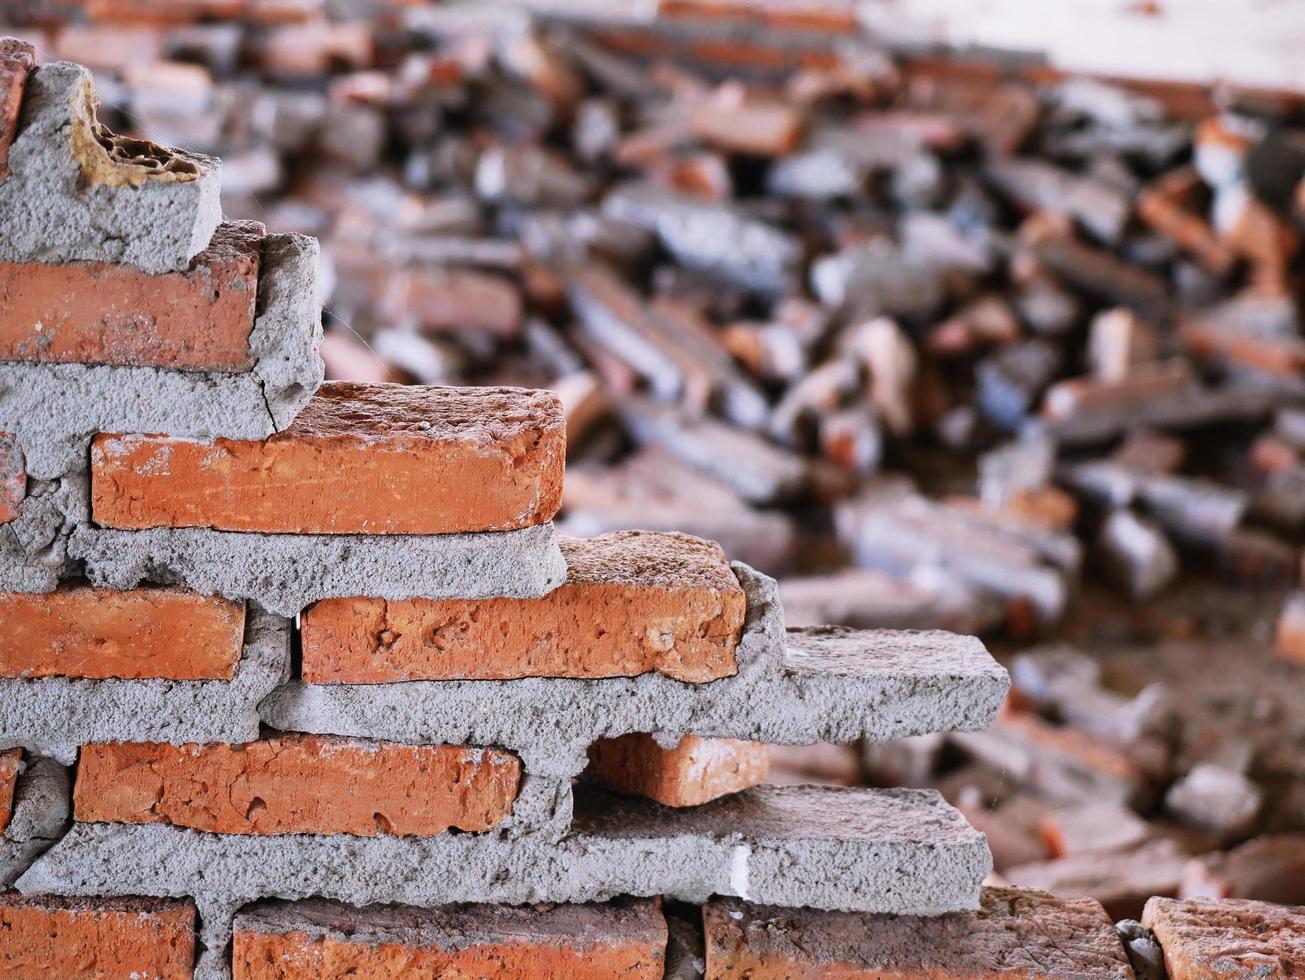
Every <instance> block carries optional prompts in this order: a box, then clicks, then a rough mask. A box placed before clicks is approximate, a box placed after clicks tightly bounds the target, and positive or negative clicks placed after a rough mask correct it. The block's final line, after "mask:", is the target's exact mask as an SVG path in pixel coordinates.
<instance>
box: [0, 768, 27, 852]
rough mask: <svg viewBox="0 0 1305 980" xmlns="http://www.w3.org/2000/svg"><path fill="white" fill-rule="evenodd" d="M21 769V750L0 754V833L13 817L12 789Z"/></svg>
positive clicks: (16, 782) (15, 784) (16, 783)
mask: <svg viewBox="0 0 1305 980" xmlns="http://www.w3.org/2000/svg"><path fill="white" fill-rule="evenodd" d="M22 768H23V750H22V749H10V750H9V751H8V752H0V833H4V830H5V828H6V827H8V826H9V818H10V817H12V816H13V815H14V788H15V787H16V786H17V785H18V773H19V771H20V770H21V769H22Z"/></svg>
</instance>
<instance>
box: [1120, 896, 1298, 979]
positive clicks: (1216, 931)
mask: <svg viewBox="0 0 1305 980" xmlns="http://www.w3.org/2000/svg"><path fill="white" fill-rule="evenodd" d="M1142 922H1143V924H1144V925H1146V926H1147V927H1148V928H1149V929H1151V931H1152V932H1154V933H1155V937H1156V939H1157V940H1158V941H1159V943H1160V945H1161V946H1162V947H1163V948H1164V951H1165V968H1166V969H1167V970H1168V971H1169V977H1170V980H1240V978H1243V977H1255V978H1257V980H1286V978H1288V977H1298V976H1300V975H1301V974H1302V972H1305V909H1302V908H1299V907H1295V906H1288V905H1274V904H1271V903H1269V902H1253V901H1248V900H1245V899H1231V898H1230V899H1223V900H1218V899H1212V898H1189V899H1186V900H1183V901H1176V900H1174V899H1169V898H1153V899H1151V900H1150V901H1149V902H1147V903H1146V912H1145V913H1144V914H1143V916H1142Z"/></svg>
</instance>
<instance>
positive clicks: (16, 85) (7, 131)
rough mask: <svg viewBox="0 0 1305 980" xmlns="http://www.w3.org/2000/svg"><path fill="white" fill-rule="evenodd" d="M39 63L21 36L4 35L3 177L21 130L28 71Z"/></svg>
mask: <svg viewBox="0 0 1305 980" xmlns="http://www.w3.org/2000/svg"><path fill="white" fill-rule="evenodd" d="M35 64H36V49H35V48H33V47H32V46H31V45H30V44H28V43H27V42H26V41H20V40H18V39H17V38H13V37H6V38H0V180H4V179H5V178H6V177H8V176H9V147H10V145H11V144H12V143H13V141H14V136H15V135H16V134H17V132H18V114H19V112H20V111H21V109H22V107H23V90H24V89H25V88H26V87H27V73H28V72H29V71H31V70H32V67H33V66H34V65H35Z"/></svg>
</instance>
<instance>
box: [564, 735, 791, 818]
mask: <svg viewBox="0 0 1305 980" xmlns="http://www.w3.org/2000/svg"><path fill="white" fill-rule="evenodd" d="M769 772H770V749H769V747H768V746H766V745H763V744H762V743H760V742H741V741H739V740H737V739H732V738H698V737H697V736H696V735H685V736H684V738H682V739H680V742H679V744H678V745H676V746H675V747H674V748H669V749H664V748H662V747H661V746H660V745H658V744H657V742H656V740H655V739H654V738H653V737H652V736H651V735H645V734H642V733H634V734H630V735H622V736H621V737H619V738H604V739H600V740H599V741H597V742H595V743H594V744H593V745H591V746H590V747H589V768H588V769H586V770H585V775H586V776H588V777H589V779H590V780H592V781H593V782H595V783H598V784H600V785H602V786H606V787H608V788H610V789H614V790H616V791H617V792H618V793H625V794H627V795H630V796H646V797H648V798H649V799H652V800H656V801H657V802H658V803H664V804H665V805H666V806H697V805H698V804H700V803H706V802H707V801H709V800H714V799H716V798H717V797H721V796H725V795H726V794H728V793H737V792H738V791H739V790H743V789H747V788H748V787H749V786H756V785H757V784H758V783H761V782H764V781H765V779H766V776H767V775H768V774H769Z"/></svg>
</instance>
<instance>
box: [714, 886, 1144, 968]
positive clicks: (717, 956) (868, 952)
mask: <svg viewBox="0 0 1305 980" xmlns="http://www.w3.org/2000/svg"><path fill="white" fill-rule="evenodd" d="M702 914H703V924H704V928H705V931H706V939H707V974H706V976H707V980H744V978H746V980H822V978H831V977H837V978H838V980H872V978H873V980H886V978H892V980H980V978H982V980H987V978H990V977H998V976H1000V977H1006V978H1013V980H1061V978H1063V980H1070V978H1079V977H1093V978H1097V980H1106V978H1118V980H1132V976H1133V972H1132V970H1131V969H1130V968H1129V965H1128V960H1127V959H1126V957H1125V955H1124V949H1123V947H1122V946H1121V945H1120V943H1119V940H1118V939H1117V938H1116V936H1115V930H1114V927H1113V926H1112V925H1111V923H1110V919H1109V918H1107V916H1106V913H1105V911H1104V910H1103V909H1102V908H1101V906H1100V905H1098V904H1097V903H1096V902H1094V901H1092V900H1091V899H1077V900H1074V901H1065V900H1064V899H1058V898H1052V897H1051V896H1050V895H1046V894H1043V893H1041V892H1034V891H1018V890H1016V889H1011V888H985V889H984V891H983V897H982V903H981V906H980V908H979V909H978V911H975V912H957V913H954V914H952V915H945V916H940V917H937V918H917V917H914V916H891V915H860V914H856V913H851V912H820V911H816V910H812V909H786V908H771V907H766V906H754V905H748V904H747V903H745V902H740V901H738V900H737V899H717V900H715V901H713V902H711V903H709V904H708V905H705V906H704V907H703V910H702Z"/></svg>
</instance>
